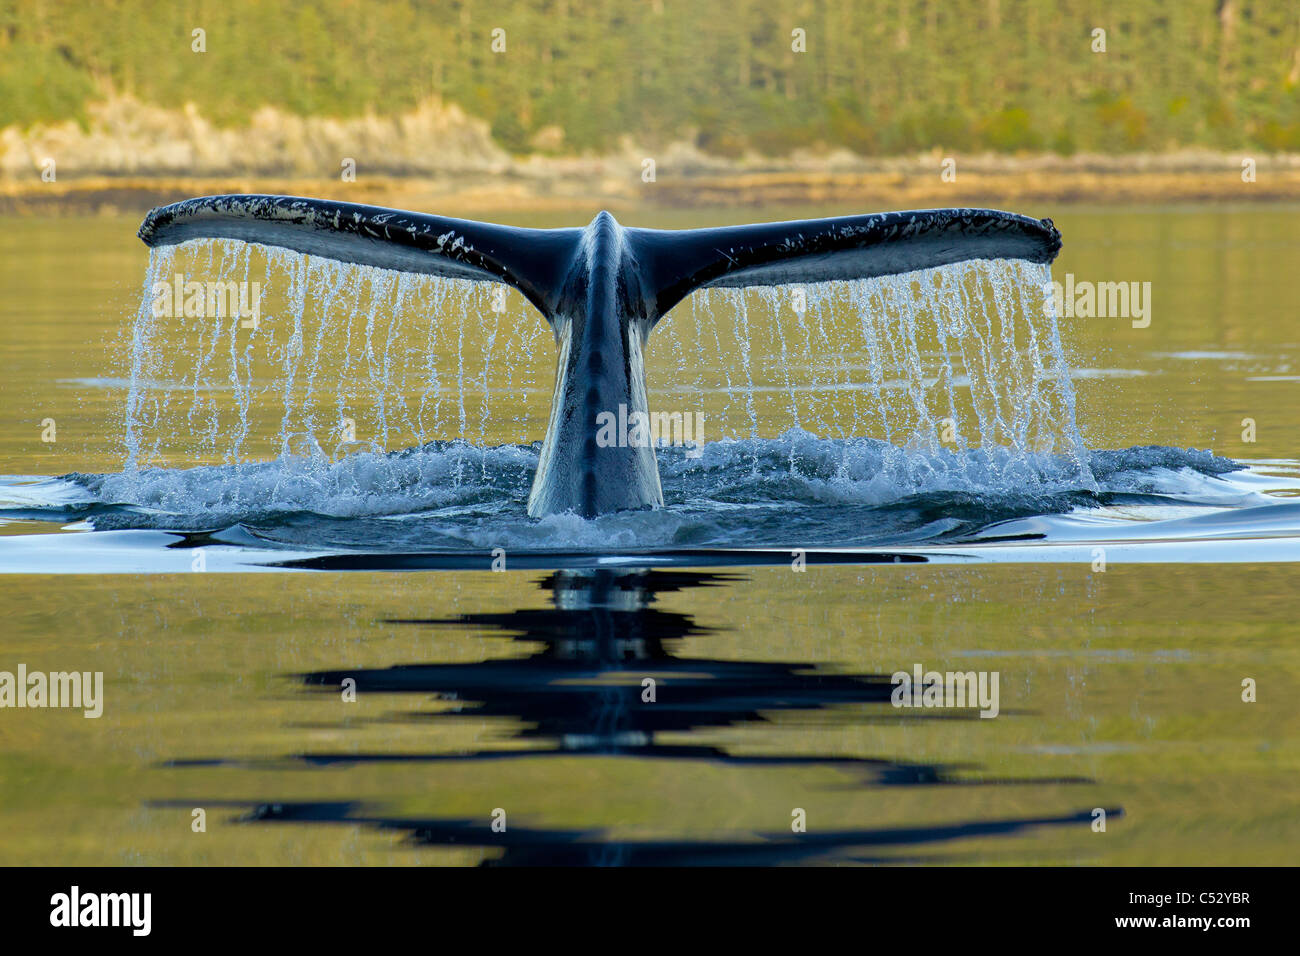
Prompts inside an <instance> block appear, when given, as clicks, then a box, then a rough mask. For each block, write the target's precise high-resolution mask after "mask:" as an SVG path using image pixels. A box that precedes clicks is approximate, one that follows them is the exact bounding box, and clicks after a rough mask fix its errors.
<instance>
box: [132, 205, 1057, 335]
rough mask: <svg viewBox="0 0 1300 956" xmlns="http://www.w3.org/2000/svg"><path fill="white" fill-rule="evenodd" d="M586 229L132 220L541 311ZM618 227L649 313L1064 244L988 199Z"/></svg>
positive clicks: (422, 218)
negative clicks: (457, 286) (460, 282)
mask: <svg viewBox="0 0 1300 956" xmlns="http://www.w3.org/2000/svg"><path fill="white" fill-rule="evenodd" d="M603 215H607V214H603ZM598 218H599V217H598ZM593 225H594V224H593ZM590 229H591V227H588V229H578V228H569V229H526V228H521V227H517V226H502V225H496V224H493V223H486V222H477V221H475V220H470V219H452V218H448V217H444V216H432V215H428V214H425V213H417V212H407V211H405V210H400V209H385V208H382V207H378V206H365V205H360V204H357V203H349V202H335V201H333V200H325V199H307V198H300V197H295V196H259V195H226V196H204V197H201V198H198V199H188V200H185V201H184V202H179V203H174V204H172V205H170V206H161V207H159V208H157V209H154V210H153V211H152V212H150V213H149V215H148V216H147V217H146V218H145V220H144V222H143V224H141V226H140V233H139V234H140V238H141V239H142V240H144V242H145V243H146V244H147V245H150V246H158V245H171V244H175V243H180V242H184V241H186V240H187V239H242V240H245V241H248V242H257V243H260V244H263V245H269V246H280V247H283V248H287V249H292V250H294V251H296V252H302V253H307V254H310V255H316V256H323V257H325V258H329V259H335V260H338V261H342V262H351V263H356V264H360V265H371V266H378V267H381V268H385V269H395V270H398V271H402V272H418V273H427V274H432V275H443V276H449V277H455V278H462V279H472V280H481V281H488V282H505V283H507V284H509V285H511V286H513V287H515V288H516V289H518V290H519V291H520V292H521V293H522V294H523V295H524V296H525V297H526V298H527V299H528V300H529V301H530V302H531V303H532V304H533V305H534V306H536V307H537V308H538V309H539V310H540V311H541V312H542V314H543V315H545V316H546V318H547V319H548V320H549V319H552V318H553V317H554V315H555V313H556V312H557V311H558V310H559V309H561V308H562V306H563V301H562V299H563V295H564V286H565V284H566V281H567V280H568V279H569V278H570V276H571V274H572V272H573V271H574V269H575V268H578V269H579V270H581V269H582V268H583V267H584V266H585V265H586V263H585V262H583V261H582V252H583V243H584V237H585V236H587V234H588V233H589V232H590ZM622 232H623V233H624V235H625V237H626V240H627V245H628V248H629V251H630V253H631V256H632V259H633V261H634V263H635V266H634V268H635V270H636V274H637V278H638V280H639V281H638V283H637V284H638V285H639V289H638V290H637V291H638V292H639V293H640V296H639V297H640V298H641V299H642V300H643V301H644V305H645V311H646V312H648V313H650V314H649V315H648V317H649V318H651V319H652V320H658V319H659V318H662V317H663V316H664V315H666V314H667V313H668V311H669V310H670V309H671V308H672V307H673V306H674V305H676V304H677V303H678V302H679V301H681V299H683V298H685V297H686V296H687V295H689V294H690V293H691V292H693V291H694V290H695V289H698V288H703V287H717V286H732V287H734V286H761V285H781V284H785V283H794V282H820V281H826V280H830V279H858V278H871V277H875V276H881V275H891V274H894V273H900V272H911V271H914V270H917V269H925V268H930V267H933V266H940V265H947V264H949V263H953V262H960V261H964V260H968V259H1028V260H1031V261H1034V262H1051V261H1052V260H1053V259H1055V258H1056V254H1057V253H1058V252H1059V251H1060V248H1061V234H1060V233H1059V232H1058V231H1057V230H1056V228H1055V226H1053V225H1052V221H1051V220H1050V219H1043V220H1038V219H1030V218H1028V217H1025V216H1018V215H1015V214H1013V213H1007V212H1000V211H998V210H993V209H925V210H917V211H912V212H889V213H873V214H870V215H863V216H840V217H836V218H832V219H803V220H795V221H791V222H769V223H757V224H752V225H743V226H724V227H720V228H710V229H684V230H662V229H624V230H622ZM636 304H638V305H639V304H641V303H636Z"/></svg>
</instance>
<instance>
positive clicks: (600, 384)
mask: <svg viewBox="0 0 1300 956" xmlns="http://www.w3.org/2000/svg"><path fill="white" fill-rule="evenodd" d="M139 235H140V238H141V239H142V240H144V242H145V243H146V244H148V245H150V246H159V245H170V244H176V243H181V242H185V241H186V240H189V239H205V238H207V239H241V240H244V241H247V242H256V243H260V244H262V245H268V246H279V247H283V248H286V249H290V250H293V251H296V252H300V253H306V254H309V255H316V256H324V257H326V258H330V259H335V260H338V261H342V262H351V263H357V264H361V265H370V266H377V267H380V268H383V269H394V270H399V271H404V272H417V273H427V274H431V275H440V276H448V277H452V278H459V279H470V280H476V281H487V282H504V283H507V284H509V285H511V286H513V287H514V288H516V289H518V290H519V291H520V292H521V293H522V294H523V295H524V297H525V298H527V299H528V301H529V302H530V303H532V304H533V306H535V307H536V308H537V310H538V311H539V312H541V314H542V316H543V317H544V318H545V319H546V320H547V322H549V323H550V325H551V328H552V330H553V331H554V333H555V341H556V346H557V349H558V360H557V363H556V373H555V389H554V393H553V397H552V401H551V414H550V419H549V421H548V424H547V428H546V437H545V440H544V441H543V443H542V450H541V457H540V459H539V462H538V467H537V473H536V475H535V476H534V479H533V486H532V492H531V493H530V495H529V499H528V513H529V514H530V515H532V516H534V517H541V516H543V515H548V514H556V513H560V512H565V511H573V512H576V513H577V514H579V515H582V516H583V517H594V516H596V515H600V514H605V513H608V512H612V511H619V510H623V509H630V508H657V507H660V506H662V505H663V490H662V488H661V486H660V483H659V469H658V464H657V462H656V459H655V453H654V449H653V447H651V446H650V445H649V443H645V444H640V445H632V446H626V445H624V446H618V445H615V444H611V443H609V442H600V441H598V440H597V432H598V426H599V420H600V419H601V417H602V413H606V414H609V413H615V412H617V411H618V410H619V409H620V407H623V408H625V409H626V414H627V415H628V416H629V417H631V416H633V415H634V414H636V413H641V414H643V415H644V414H647V413H648V411H649V407H648V401H647V393H646V380H645V362H644V353H645V349H646V346H647V343H648V340H649V337H650V333H651V332H652V330H653V329H654V327H655V324H656V323H658V322H659V320H660V319H662V318H663V317H664V316H665V315H666V314H667V313H668V311H669V310H670V309H672V307H673V306H674V305H676V304H677V303H678V302H679V301H681V300H682V299H683V298H684V297H685V296H687V295H689V294H690V293H691V292H692V291H694V290H695V289H699V288H706V287H720V286H723V287H743V286H768V285H780V284H784V283H792V282H824V281H828V280H834V279H858V278H871V277H876V276H883V275H892V274H896V273H901V272H910V271H913V270H916V269H926V268H931V267H935V266H941V265H947V264H950V263H954V262H960V261H964V260H969V259H1026V260H1029V261H1032V262H1042V263H1045V262H1051V261H1052V260H1053V259H1055V258H1056V255H1057V253H1058V252H1059V251H1060V248H1061V235H1060V232H1059V231H1057V229H1056V227H1055V226H1054V225H1053V224H1052V221H1051V220H1050V219H1042V220H1039V219H1031V218H1028V217H1025V216H1018V215H1015V214H1013V213H1008V212H1001V211H998V210H993V209H928V210H917V211H912V212H888V213H874V214H870V215H863V216H843V217H836V218H831V219H807V220H798V221H793V222H775V223H757V224H749V225H740V226H725V227H721V228H712V229H685V230H660V229H634V228H624V227H623V226H621V225H619V223H618V222H616V221H615V219H614V217H613V216H612V215H611V214H610V213H608V212H601V213H599V214H598V215H597V216H596V218H595V219H593V220H592V221H591V223H590V224H589V225H587V226H586V227H585V228H568V229H523V228H517V227H514V226H502V225H496V224H493V223H485V222H476V221H473V220H463V219H451V218H446V217H442V216H432V215H426V214H423V213H416V212H407V211H404V210H398V209H384V208H380V207H376V206H364V205H358V204H355V203H346V202H333V201H327V200H321V199H307V198H301V197H294V196H257V195H225V196H205V197H201V198H198V199H189V200H186V201H184V202H179V203H175V204H172V205H169V206H162V207H159V208H157V209H154V210H153V211H152V212H150V213H149V215H148V216H147V217H145V220H144V222H143V224H142V225H141V226H140V232H139Z"/></svg>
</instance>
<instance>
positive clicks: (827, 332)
mask: <svg viewBox="0 0 1300 956" xmlns="http://www.w3.org/2000/svg"><path fill="white" fill-rule="evenodd" d="M177 277H180V279H179V280H177ZM254 278H256V280H259V281H260V283H261V286H260V293H261V304H260V315H259V316H258V319H257V321H256V322H252V323H250V322H249V320H248V319H247V318H246V317H244V316H241V315H239V314H236V312H237V310H232V309H230V308H228V307H227V308H222V307H221V305H220V303H218V305H217V307H216V309H215V310H213V309H208V308H194V309H189V310H187V309H185V308H182V307H181V303H180V302H179V301H178V302H176V303H174V304H173V308H172V309H171V310H170V311H168V310H165V309H164V310H161V314H160V310H159V309H158V308H156V304H157V303H156V297H155V295H154V292H155V290H156V289H158V288H159V284H171V283H174V282H176V281H180V282H181V283H182V284H184V283H191V282H195V283H202V282H203V281H205V280H206V281H212V280H214V279H215V280H218V281H221V282H233V283H235V284H239V283H244V284H248V283H249V282H250V281H252V280H254ZM1049 278H1050V271H1049V269H1048V267H1047V266H1040V265H1034V264H1030V263H1027V262H1022V261H1012V262H1004V261H996V262H985V261H977V262H969V263H961V264H957V265H952V266H945V267H941V268H936V269H929V270H924V271H920V272H915V273H909V274H905V275H901V276H890V277H885V278H879V279H869V280H856V281H850V282H828V283H820V284H815V285H809V286H806V287H768V288H757V289H747V290H735V289H723V290H701V291H698V292H696V293H695V294H694V295H693V296H692V297H691V298H690V299H689V300H688V302H687V303H685V304H683V305H682V306H680V307H679V308H678V309H676V310H675V311H674V312H673V313H672V314H670V315H669V316H668V317H666V318H665V319H664V320H663V321H661V322H660V324H659V325H658V326H657V327H656V329H655V331H654V332H653V334H652V336H651V340H650V347H649V361H648V369H647V371H648V377H649V381H650V387H651V406H652V409H661V410H665V411H682V412H693V413H695V414H697V415H703V416H704V418H705V420H706V421H707V422H708V426H707V434H708V436H709V437H710V438H720V439H722V438H732V439H742V440H745V441H746V444H745V446H744V447H745V448H746V449H747V450H748V452H749V455H750V467H751V470H759V469H772V468H775V467H778V466H777V465H775V464H774V462H773V461H772V460H771V456H770V455H768V454H767V453H766V452H765V451H764V450H763V448H764V446H763V441H764V440H766V441H769V442H772V441H775V440H776V439H777V436H781V435H782V434H784V433H785V432H786V431H787V430H788V429H790V428H794V429H795V430H796V431H797V432H800V433H808V434H811V435H815V436H819V437H823V438H833V439H843V440H845V441H841V442H839V443H838V444H836V445H834V446H833V447H836V448H838V449H840V454H841V459H840V461H839V462H838V463H837V466H836V469H837V470H836V475H837V476H838V478H839V479H840V480H842V481H849V480H856V479H855V476H854V468H855V467H856V466H855V464H854V461H853V460H852V456H851V454H850V449H851V448H852V447H853V445H852V442H851V441H849V440H852V439H857V438H871V439H874V440H879V441H881V442H883V443H884V445H885V446H889V447H892V448H894V449H896V450H897V453H896V454H893V455H885V456H884V458H882V467H887V468H888V469H890V471H891V476H892V477H891V480H892V481H893V482H894V483H895V484H897V485H899V486H900V487H902V486H916V487H927V488H928V487H936V486H940V485H945V484H946V485H948V486H951V487H954V488H956V487H961V488H970V487H983V488H989V487H1004V488H1023V487H1037V486H1041V485H1042V484H1043V482H1044V477H1043V476H1044V475H1045V474H1048V473H1049V472H1050V474H1051V476H1052V478H1051V483H1052V484H1053V486H1058V485H1059V482H1060V481H1061V480H1063V479H1064V478H1068V481H1069V482H1070V483H1072V484H1073V485H1074V486H1075V487H1078V488H1081V489H1090V488H1095V482H1094V479H1093V477H1092V475H1091V472H1090V470H1089V464H1088V461H1089V459H1088V455H1087V452H1086V450H1085V448H1084V444H1083V440H1082V438H1081V436H1080V434H1079V430H1078V426H1077V423H1076V421H1075V401H1074V393H1073V389H1072V385H1071V382H1070V374H1069V366H1068V362H1067V359H1066V353H1065V349H1064V347H1063V345H1062V340H1061V335H1060V329H1059V324H1058V320H1057V316H1056V315H1055V314H1053V312H1052V311H1051V310H1052V300H1051V297H1050V296H1045V295H1044V294H1043V291H1042V290H1043V288H1044V286H1045V283H1046V282H1047V281H1048V279H1049ZM187 312H188V314H187ZM550 339H551V336H550V335H549V334H548V333H547V330H546V328H545V323H544V322H543V321H542V320H541V319H540V318H539V317H538V316H537V315H536V314H535V313H533V312H532V311H531V309H530V308H529V307H528V305H527V304H526V303H525V301H524V300H523V298H522V296H520V295H519V294H518V293H516V292H514V291H513V290H508V289H507V288H506V287H504V286H499V285H496V284H492V283H478V282H470V281H466V280H459V279H447V278H441V277H435V276H420V275H412V274H409V273H397V272H391V271H387V270H383V269H378V268H373V267H362V266H353V265H345V264H341V263H337V262H334V261H332V260H327V259H320V258H316V257H308V256H305V255H300V254H298V253H294V252H290V251H288V250H283V249H278V248H270V247H262V246H257V245H251V244H248V243H243V242H240V241H237V240H196V241H191V242H186V243H184V244H182V245H179V246H166V247H160V248H155V249H153V250H151V256H150V263H149V269H148V273H147V276H146V280H145V285H144V294H143V296H142V301H141V305H140V308H139V311H138V312H137V314H136V316H135V319H134V322H133V324H132V328H131V336H130V348H129V356H130V358H129V365H130V369H129V387H128V390H127V396H126V413H125V456H124V457H125V468H124V477H125V478H126V479H129V480H138V478H139V475H140V473H141V471H142V470H143V469H147V468H150V467H176V466H182V465H184V466H192V465H218V464H220V465H227V466H231V465H242V464H248V463H254V462H277V461H278V462H282V463H288V462H298V464H294V465H293V466H292V468H290V466H289V465H287V464H286V465H285V468H286V474H288V473H289V472H290V471H292V470H294V469H297V470H299V471H300V470H301V468H302V467H303V466H302V465H301V462H302V461H315V462H318V463H319V462H326V463H328V462H336V461H340V460H342V459H343V458H346V457H347V456H349V455H355V454H367V455H382V454H384V453H387V452H390V451H391V450H392V449H395V448H396V449H400V448H407V447H420V446H423V445H425V444H427V443H430V442H450V441H459V442H461V443H463V444H462V445H458V446H456V447H458V448H462V449H470V450H474V449H476V450H477V455H478V457H477V460H474V454H473V452H472V451H471V452H470V453H467V454H457V455H456V456H454V468H453V469H452V471H451V473H450V474H446V475H443V474H440V475H439V480H441V481H444V482H450V483H451V486H452V487H457V486H459V485H460V484H461V483H462V482H465V481H467V480H468V476H469V475H470V473H471V471H475V470H476V471H477V472H478V476H477V477H478V481H477V482H476V483H475V484H481V483H482V481H483V479H485V478H487V476H488V473H489V471H490V466H489V462H488V456H489V451H490V450H491V449H498V448H504V447H507V446H510V447H514V446H521V447H522V446H526V445H527V444H528V443H530V442H532V441H534V440H535V439H537V438H539V437H540V436H541V435H542V434H543V432H544V431H545V424H546V423H545V420H544V416H545V415H546V413H547V411H548V410H549V404H550V403H549V382H550V378H551V376H552V375H553V372H554V354H553V352H554V350H553V348H552V345H551V342H550ZM782 448H783V449H784V453H785V455H786V458H785V461H784V462H783V463H782V465H781V466H780V467H781V468H784V469H785V470H786V471H787V472H789V473H791V474H793V473H795V472H796V471H797V470H798V469H799V468H800V467H801V463H800V461H799V456H800V455H801V454H805V451H802V450H801V448H802V446H801V445H800V444H799V443H797V442H785V443H784V445H782ZM1045 455H1046V456H1050V457H1052V458H1053V460H1059V465H1058V466H1054V467H1053V468H1051V469H1044V467H1043V465H1042V461H1043V460H1044V459H1043V456H1045ZM886 459H887V460H886ZM687 467H695V468H698V469H707V467H708V465H707V459H705V460H702V461H700V462H698V463H695V464H694V465H688V466H687ZM856 477H857V478H860V477H861V476H860V475H858V476H856Z"/></svg>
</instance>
